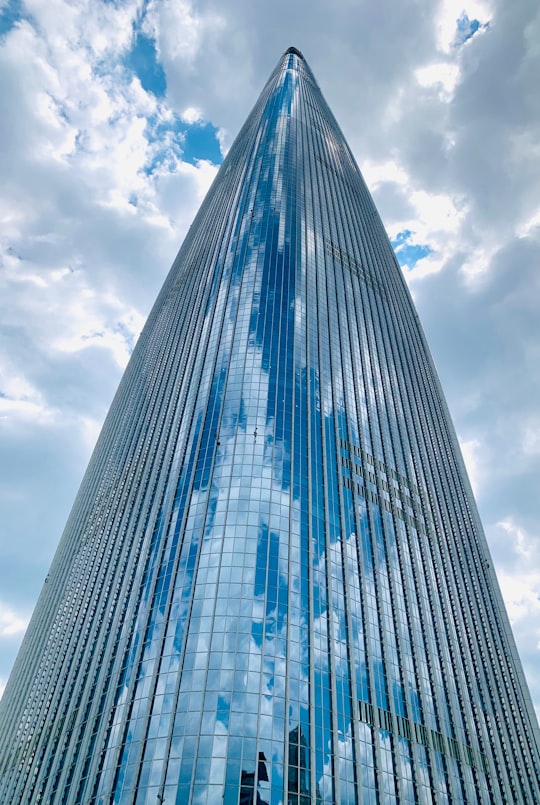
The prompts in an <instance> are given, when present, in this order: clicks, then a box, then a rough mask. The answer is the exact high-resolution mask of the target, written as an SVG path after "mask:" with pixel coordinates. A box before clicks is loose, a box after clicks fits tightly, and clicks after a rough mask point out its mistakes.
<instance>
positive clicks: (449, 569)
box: [0, 48, 540, 805]
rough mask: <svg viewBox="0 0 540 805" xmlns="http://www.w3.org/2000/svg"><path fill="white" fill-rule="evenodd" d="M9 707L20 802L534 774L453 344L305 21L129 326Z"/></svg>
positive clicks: (424, 784) (378, 789) (145, 799)
mask: <svg viewBox="0 0 540 805" xmlns="http://www.w3.org/2000/svg"><path fill="white" fill-rule="evenodd" d="M0 735H1V736H2V750H1V753H0V802H1V803H3V805H13V803H47V805H49V804H50V803H51V804H52V805H60V804H61V803H62V805H64V804H67V803H69V805H74V803H87V804H89V803H93V804H94V805H97V804H98V803H99V804H100V805H105V803H137V804H138V805H142V804H143V803H144V804H145V805H156V803H166V805H169V804H170V803H178V804H179V805H184V803H185V804H186V805H191V804H192V805H239V804H240V803H242V805H244V803H245V805H248V803H249V805H255V803H260V804H261V805H278V803H283V805H308V803H313V805H315V804H317V805H322V804H323V803H324V804H325V805H330V803H332V804H333V803H336V804H341V805H353V803H355V805H356V803H357V804H358V805H376V804H377V805H379V804H380V805H383V804H384V805H386V803H392V805H412V804H413V803H437V805H438V804H439V803H440V804H441V805H442V804H443V803H444V804H445V805H446V804H448V805H458V803H459V805H462V804H466V805H479V803H480V804H481V805H488V803H490V805H501V803H507V805H518V804H521V805H532V803H535V802H540V759H539V753H538V741H537V739H538V726H537V723H536V720H535V716H534V713H533V709H532V705H531V701H530V698H529V694H528V691H527V688H526V684H525V681H524V678H523V672H522V670H521V665H520V662H519V659H518V657H517V654H516V649H515V645H514V642H513V638H512V635H511V632H510V628H509V624H508V619H507V616H506V614H505V611H504V607H503V604H502V599H501V595H500V592H499V589H498V586H497V582H496V580H495V577H494V575H493V571H492V568H491V563H490V561H489V558H488V551H487V547H486V543H485V538H484V535H483V533H482V529H481V526H480V523H479V520H478V515H477V512H476V508H475V504H474V501H473V498H472V494H471V491H470V486H469V483H468V481H467V477H466V473H465V470H464V467H463V462H462V459H461V457H460V454H459V449H458V446H457V441H456V437H455V434H454V431H453V429H452V425H451V423H450V419H449V416H448V412H447V409H446V406H445V403H444V400H443V396H442V393H441V390H440V386H439V383H438V380H437V377H436V373H435V370H434V368H433V364H432V360H431V357H430V355H429V351H428V348H427V346H426V342H425V339H424V336H423V334H422V331H421V329H420V326H419V323H418V319H417V316H416V313H415V311H414V308H413V306H412V303H411V299H410V296H409V294H408V291H407V288H406V285H405V282H404V280H403V277H402V275H401V272H400V269H399V266H398V264H397V261H396V258H395V256H394V254H393V252H392V249H391V247H390V244H389V241H388V238H387V236H386V234H385V231H384V228H383V226H382V223H381V221H380V219H379V216H378V214H377V211H376V209H375V207H374V205H373V201H372V200H371V197H370V195H369V193H368V191H367V189H366V187H365V185H364V182H363V180H362V178H361V175H360V173H359V170H358V168H357V166H356V164H355V161H354V159H353V157H352V155H351V152H350V150H349V148H348V146H347V144H346V142H345V140H344V138H343V135H342V134H341V131H340V130H339V128H338V126H337V124H336V122H335V120H334V118H333V116H332V114H331V112H330V110H329V109H328V107H327V105H326V103H325V101H324V100H323V98H322V96H321V93H320V91H319V89H318V87H317V84H316V83H315V81H314V78H313V75H312V73H311V72H310V70H309V68H308V66H307V64H306V62H305V61H304V59H303V57H302V55H301V54H300V53H299V52H298V51H297V50H295V49H294V48H291V49H290V50H288V51H287V53H285V54H284V56H283V57H282V59H281V61H280V62H279V65H278V67H277V69H276V70H275V72H274V73H273V75H272V76H271V78H270V80H269V82H268V84H267V85H266V87H265V89H264V90H263V92H262V95H261V97H260V99H259V100H258V102H257V104H256V106H255V108H254V110H253V112H252V113H251V115H250V116H249V118H248V120H247V122H246V124H245V125H244V127H243V129H242V131H241V132H240V134H239V135H238V137H237V139H236V141H235V143H234V145H233V147H232V148H231V151H230V153H229V154H228V156H227V158H226V159H225V161H224V163H223V165H222V167H221V169H220V171H219V173H218V176H217V177H216V180H215V182H214V184H213V186H212V188H211V190H210V192H209V194H208V196H207V197H206V200H205V201H204V203H203V205H202V207H201V210H200V212H199V213H198V216H197V218H196V220H195V222H194V224H193V226H192V227H191V229H190V232H189V234H188V236H187V238H186V240H185V242H184V245H183V246H182V248H181V250H180V253H179V255H178V257H177V259H176V260H175V262H174V265H173V267H172V270H171V272H170V274H169V276H168V278H167V280H166V282H165V285H164V287H163V289H162V291H161V293H160V295H159V297H158V300H157V302H156V304H155V306H154V308H153V310H152V313H151V314H150V317H149V319H148V322H147V324H146V326H145V328H144V331H143V333H142V335H141V337H140V340H139V342H138V344H137V347H136V349H135V351H134V353H133V356H132V359H131V361H130V364H129V366H128V368H127V370H126V373H125V375H124V378H123V380H122V383H121V385H120V388H119V390H118V393H117V395H116V397H115V400H114V402H113V404H112V407H111V410H110V412H109V415H108V417H107V420H106V422H105V425H104V427H103V431H102V433H101V436H100V438H99V441H98V443H97V446H96V449H95V452H94V454H93V456H92V459H91V462H90V465H89V468H88V471H87V473H86V475H85V478H84V480H83V483H82V486H81V490H80V492H79V495H78V497H77V499H76V501H75V505H74V507H73V511H72V513H71V515H70V518H69V521H68V524H67V527H66V531H65V533H64V536H63V538H62V542H61V544H60V547H59V549H58V552H57V555H56V557H55V560H54V562H53V565H52V568H51V571H50V574H49V576H48V578H47V582H46V584H45V585H44V589H43V592H42V594H41V597H40V600H39V603H38V605H37V607H36V611H35V614H34V617H33V619H32V622H31V624H30V627H29V629H28V633H27V635H26V637H25V640H24V643H23V646H22V648H21V651H20V654H19V657H18V660H17V663H16V666H15V669H14V671H13V674H12V676H11V679H10V681H9V683H8V686H7V688H6V692H5V696H4V699H3V701H2V705H1V715H0Z"/></svg>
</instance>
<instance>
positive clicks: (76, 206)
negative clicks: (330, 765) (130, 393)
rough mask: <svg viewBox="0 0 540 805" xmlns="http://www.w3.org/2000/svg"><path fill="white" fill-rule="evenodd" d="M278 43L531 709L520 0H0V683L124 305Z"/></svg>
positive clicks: (157, 272)
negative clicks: (447, 444) (311, 104)
mask: <svg viewBox="0 0 540 805" xmlns="http://www.w3.org/2000/svg"><path fill="white" fill-rule="evenodd" d="M290 45H295V46H296V47H298V48H299V49H301V50H302V51H303V53H304V55H305V56H306V58H307V60H308V62H309V63H310V65H311V67H312V69H313V71H314V73H315V75H316V77H317V79H318V81H319V84H320V86H321V89H322V90H323V93H324V94H325V96H326V98H327V100H328V102H329V103H330V106H331V107H332V109H333V111H334V113H335V115H336V117H337V119H338V122H339V123H340V125H341V127H342V129H343V130H344V133H345V136H346V137H347V139H348V141H349V143H350V145H351V147H352V149H353V151H354V153H355V154H356V157H357V160H358V163H359V165H360V167H361V169H362V171H363V173H364V176H365V178H366V180H367V182H368V184H369V186H370V188H371V189H372V191H373V194H374V197H375V201H376V203H377V205H378V207H379V210H380V212H381V214H382V217H383V220H384V222H385V224H386V227H387V230H388V233H389V235H390V237H391V239H392V240H393V242H394V244H395V246H396V248H397V251H398V256H399V259H400V262H401V263H402V265H403V267H404V271H405V273H406V276H407V279H408V281H409V284H410V288H411V290H412V293H413V295H414V298H415V300H416V302H417V306H418V310H419V313H420V317H421V319H422V322H423V324H424V326H425V329H426V331H427V335H428V340H429V342H430V344H431V347H432V351H433V354H434V357H435V361H436V363H437V366H438V368H439V371H440V374H441V379H442V382H443V386H444V388H445V391H446V393H447V396H448V402H449V405H450V408H451V411H452V414H453V416H454V419H455V423H456V428H457V431H458V435H459V438H460V441H461V444H462V448H463V451H464V455H465V458H466V462H467V466H468V468H469V471H470V474H471V479H472V482H473V486H474V488H475V491H476V494H477V500H478V504H479V508H480V512H481V515H482V518H483V521H484V524H485V528H486V532H487V536H488V540H489V543H490V545H491V549H492V552H493V557H494V561H495V565H496V568H497V570H498V574H499V578H500V582H501V586H502V590H503V593H504V596H505V599H506V602H507V605H508V609H509V613H510V617H511V620H512V623H513V626H514V631H515V634H516V639H517V642H518V646H519V649H520V653H521V656H522V658H523V661H524V665H525V670H526V674H527V677H528V680H529V684H530V686H531V691H532V694H533V699H534V701H535V704H536V706H537V711H539V712H540V503H539V501H540V483H539V481H538V478H539V477H540V406H539V401H540V366H539V364H540V316H539V312H540V311H539V307H540V305H539V302H540V274H539V271H540V266H539V263H540V259H539V258H540V146H539V143H540V93H539V92H538V80H539V76H540V11H539V8H538V4H537V2H536V1H535V0H513V2H512V3H508V2H505V0H493V2H491V1H490V0H486V2H478V0H470V1H469V0H309V2H308V0H297V1H296V2H295V1H294V0H287V2H284V0H274V2H272V3H265V2H254V0H200V2H191V0H117V1H116V2H115V0H70V1H69V2H67V1H66V0H0V221H1V224H0V308H1V314H0V690H1V689H2V688H3V685H4V684H5V680H6V678H7V675H8V674H9V670H10V667H11V664H12V662H13V659H14V657H15V653H16V650H17V648H18V645H19V644H20V641H21V639H22V635H23V632H24V629H25V626H26V624H27V622H28V618H29V616H30V614H31V611H32V608H33V605H34V602H35V600H36V598H37V596H38V593H39V591H40V589H41V585H42V583H43V580H44V578H45V576H46V574H47V569H48V565H49V563H50V561H51V558H52V555H53V552H54V549H55V547H56V544H57V542H58V540H59V537H60V534H61V531H62V528H63V525H64V523H65V520H66V518H67V515H68V512H69V509H70V506H71V503H72V501H73V498H74V496H75V493H76V490H77V488H78V485H79V482H80V480H81V477H82V474H83V472H84V469H85V466H86V463H87V461H88V458H89V455H90V452H91V450H92V446H93V443H94V441H95V439H96V437H97V434H98V432H99V428H100V425H101V422H102V420H103V418H104V416H105V413H106V411H107V408H108V406H109V403H110V401H111V398H112V395H113V393H114V391H115V388H116V386H117V384H118V381H119V379H120V376H121V373H122V370H123V368H124V367H125V365H126V362H127V360H128V357H129V354H130V352H131V350H132V348H133V344H134V342H135V340H136V338H137V336H138V333H139V332H140V330H141V327H142V324H143V322H144V320H145V317H146V315H147V313H148V311H149V309H150V307H151V305H152V302H153V300H154V298H155V296H156V294H157V292H158V290H159V287H160V285H161V283H162V281H163V279H164V277H165V274H166V272H167V270H168V268H169V266H170V264H171V262H172V259H173V257H174V255H175V253H176V251H177V250H178V247H179V245H180V243H181V241H182V238H183V236H184V234H185V232H186V230H187V228H188V226H189V224H190V222H191V219H192V218H193V216H194V214H195V212H196V210H197V208H198V206H199V204H200V202H201V199H202V198H203V196H204V193H205V191H206V189H207V188H208V186H209V184H210V182H211V180H212V178H213V176H214V175H215V172H216V170H217V166H218V165H219V163H220V161H221V159H222V155H223V153H225V152H226V150H227V148H228V147H229V145H230V143H231V142H232V139H233V137H234V135H235V134H236V132H237V131H238V129H239V127H240V125H241V124H242V122H243V120H244V119H245V117H246V115H247V114H248V112H249V111H250V109H251V107H252V105H253V103H254V102H255V100H256V98H257V96H258V94H259V92H260V90H261V88H262V86H263V85H264V83H265V81H266V79H267V78H268V76H269V74H270V72H271V70H272V69H273V67H274V65H275V63H276V62H277V60H278V58H279V56H280V54H281V53H282V52H283V51H284V50H285V49H286V48H287V47H288V46H290Z"/></svg>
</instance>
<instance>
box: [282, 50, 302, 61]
mask: <svg viewBox="0 0 540 805" xmlns="http://www.w3.org/2000/svg"><path fill="white" fill-rule="evenodd" d="M289 53H294V55H295V56H298V57H299V58H300V59H302V61H305V59H304V56H303V54H302V53H301V52H300V51H299V50H298V48H295V47H290V48H287V50H286V51H285V53H284V54H283V55H284V56H287V55H288V54H289Z"/></svg>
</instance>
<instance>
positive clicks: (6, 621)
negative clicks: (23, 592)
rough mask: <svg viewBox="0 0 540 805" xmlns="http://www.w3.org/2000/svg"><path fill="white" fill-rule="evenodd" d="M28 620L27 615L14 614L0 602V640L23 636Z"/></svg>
mask: <svg viewBox="0 0 540 805" xmlns="http://www.w3.org/2000/svg"><path fill="white" fill-rule="evenodd" d="M29 620H30V619H29V617H28V616H27V615H23V614H21V613H19V612H15V611H14V610H13V609H11V608H10V607H9V606H6V605H5V604H4V603H3V602H1V601H0V638H2V637H10V636H11V635H16V634H20V635H22V634H24V632H25V630H26V627H27V626H28V621H29Z"/></svg>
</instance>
